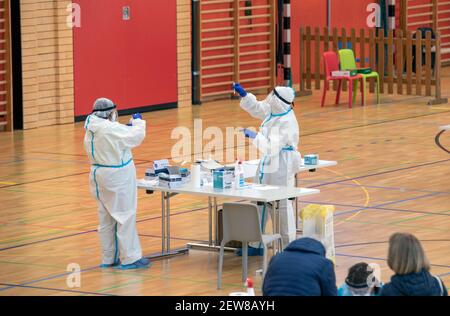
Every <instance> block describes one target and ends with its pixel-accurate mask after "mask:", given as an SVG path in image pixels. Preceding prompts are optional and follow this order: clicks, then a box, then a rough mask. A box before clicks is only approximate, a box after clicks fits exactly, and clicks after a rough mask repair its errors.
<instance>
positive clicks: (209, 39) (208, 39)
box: [201, 35, 234, 42]
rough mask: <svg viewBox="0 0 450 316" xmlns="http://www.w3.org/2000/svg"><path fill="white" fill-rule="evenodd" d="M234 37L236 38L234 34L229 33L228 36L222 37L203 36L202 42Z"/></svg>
mask: <svg viewBox="0 0 450 316" xmlns="http://www.w3.org/2000/svg"><path fill="white" fill-rule="evenodd" d="M233 38H234V36H233V35H228V36H220V37H208V38H202V39H201V41H202V42H215V41H226V40H230V39H233Z"/></svg>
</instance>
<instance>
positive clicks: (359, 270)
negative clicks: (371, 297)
mask: <svg viewBox="0 0 450 316" xmlns="http://www.w3.org/2000/svg"><path fill="white" fill-rule="evenodd" d="M371 274H372V269H370V268H369V265H368V264H367V263H365V262H360V263H357V264H355V265H354V266H352V267H351V268H350V269H349V270H348V276H347V278H346V279H345V283H347V285H349V286H351V287H353V288H356V289H358V288H359V289H360V288H365V287H369V285H368V284H367V280H368V278H369V277H370V275H371Z"/></svg>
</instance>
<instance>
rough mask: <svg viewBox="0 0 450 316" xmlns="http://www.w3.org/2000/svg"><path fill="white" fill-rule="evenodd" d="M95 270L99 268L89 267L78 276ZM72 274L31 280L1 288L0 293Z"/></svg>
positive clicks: (70, 272) (66, 273)
mask: <svg viewBox="0 0 450 316" xmlns="http://www.w3.org/2000/svg"><path fill="white" fill-rule="evenodd" d="M95 269H99V267H98V266H95V267H90V268H86V269H81V270H80V274H81V273H83V272H87V271H92V270H95ZM72 273H73V272H72V271H69V272H65V273H60V274H57V275H52V276H47V277H43V278H39V279H36V280H31V281H28V282H25V283H21V284H18V285H15V286H10V287H6V288H2V289H0V292H2V291H6V290H9V289H11V288H14V287H17V286H26V285H30V284H34V283H37V282H43V281H49V280H53V279H58V278H62V277H65V276H67V275H70V274H72Z"/></svg>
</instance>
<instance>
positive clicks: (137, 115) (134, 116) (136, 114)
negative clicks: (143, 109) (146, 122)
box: [132, 113, 142, 120]
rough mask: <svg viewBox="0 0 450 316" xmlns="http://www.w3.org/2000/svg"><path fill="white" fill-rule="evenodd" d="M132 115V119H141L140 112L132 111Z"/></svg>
mask: <svg viewBox="0 0 450 316" xmlns="http://www.w3.org/2000/svg"><path fill="white" fill-rule="evenodd" d="M132 117H133V119H134V120H136V119H141V120H142V115H141V113H134V114H133V116H132Z"/></svg>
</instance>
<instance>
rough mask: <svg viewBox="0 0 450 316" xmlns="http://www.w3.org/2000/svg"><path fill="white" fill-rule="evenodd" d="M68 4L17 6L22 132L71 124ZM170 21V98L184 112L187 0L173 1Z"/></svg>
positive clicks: (33, 1)
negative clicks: (173, 26) (172, 37)
mask: <svg viewBox="0 0 450 316" xmlns="http://www.w3.org/2000/svg"><path fill="white" fill-rule="evenodd" d="M13 1H16V0H13ZM17 1H19V0H17ZM152 1H153V0H152ZM74 2H75V3H77V1H74ZM70 3H72V1H71V0H20V4H21V8H20V11H21V32H22V64H23V74H22V76H23V112H24V113H23V115H24V129H31V128H38V127H42V126H50V125H58V124H66V123H72V122H74V116H75V112H74V95H75V93H74V58H73V55H74V48H73V30H72V29H71V28H69V27H68V26H67V23H66V19H67V17H68V14H69V12H68V11H67V6H68V5H69V4H70ZM173 10H174V8H173ZM176 21H177V22H176V34H177V35H176V36H177V37H176V44H175V45H176V61H174V62H176V63H177V64H176V69H175V68H174V70H173V71H172V72H173V76H175V77H176V78H177V82H176V84H177V85H176V87H175V91H174V93H173V94H174V95H178V107H189V106H191V1H190V0H176ZM175 101H176V98H175Z"/></svg>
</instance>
